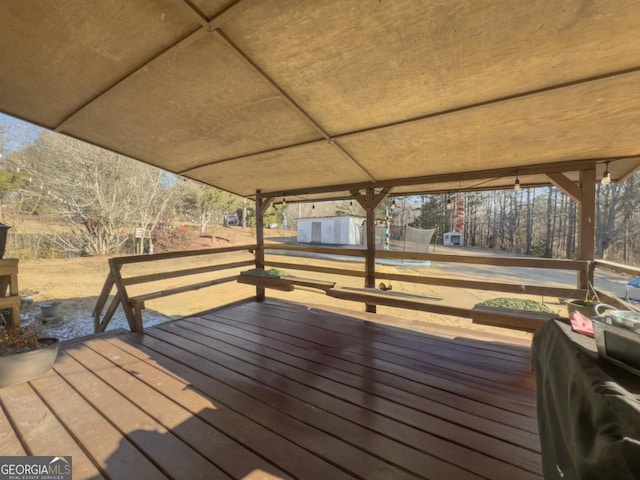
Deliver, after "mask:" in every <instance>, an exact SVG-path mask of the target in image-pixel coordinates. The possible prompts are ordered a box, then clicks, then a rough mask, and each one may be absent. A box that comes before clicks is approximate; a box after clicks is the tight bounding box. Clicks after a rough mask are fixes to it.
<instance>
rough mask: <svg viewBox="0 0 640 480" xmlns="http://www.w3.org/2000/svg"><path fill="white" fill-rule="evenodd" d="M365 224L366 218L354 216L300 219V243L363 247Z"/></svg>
mask: <svg viewBox="0 0 640 480" xmlns="http://www.w3.org/2000/svg"><path fill="white" fill-rule="evenodd" d="M363 222H364V218H360V217H352V216H342V217H314V218H299V219H298V222H297V224H298V227H297V234H298V235H297V238H298V242H299V243H322V244H332V245H362V244H363V243H364V240H363V233H362V232H363V228H364V227H363Z"/></svg>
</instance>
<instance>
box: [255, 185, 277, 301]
mask: <svg viewBox="0 0 640 480" xmlns="http://www.w3.org/2000/svg"><path fill="white" fill-rule="evenodd" d="M272 201H273V199H272V198H268V197H262V196H261V195H260V190H258V191H256V245H257V246H256V251H255V265H256V268H260V269H264V213H265V212H266V211H267V209H268V208H269V207H270V206H271V202H272ZM264 299H265V290H264V286H263V285H256V301H257V302H264Z"/></svg>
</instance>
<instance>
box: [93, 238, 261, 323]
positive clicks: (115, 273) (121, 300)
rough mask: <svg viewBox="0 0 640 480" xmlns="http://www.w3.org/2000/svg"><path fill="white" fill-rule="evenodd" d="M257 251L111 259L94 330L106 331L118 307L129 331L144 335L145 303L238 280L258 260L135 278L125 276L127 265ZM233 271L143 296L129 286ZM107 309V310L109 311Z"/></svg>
mask: <svg viewBox="0 0 640 480" xmlns="http://www.w3.org/2000/svg"><path fill="white" fill-rule="evenodd" d="M256 248H257V246H256V245H253V244H252V245H240V246H234V247H223V248H208V249H201V250H188V251H184V252H168V253H159V254H154V255H132V256H126V257H114V258H111V259H109V273H108V274H107V278H106V279H105V283H104V286H103V287H102V291H101V292H100V296H99V297H98V300H97V302H96V306H95V308H94V310H93V320H94V331H95V332H96V333H97V332H103V331H104V330H105V329H106V328H107V326H108V325H109V322H110V321H111V319H112V318H113V315H114V314H115V312H116V311H117V308H118V306H122V309H123V311H124V313H125V316H126V318H127V322H128V323H129V328H130V329H131V331H133V332H138V333H143V331H144V328H143V323H142V310H143V309H144V308H145V302H146V301H148V300H153V299H157V298H161V297H166V296H169V295H176V294H179V293H184V292H188V291H194V290H199V289H201V288H206V287H211V286H215V285H222V284H225V283H230V282H234V281H236V278H237V275H238V270H239V269H240V268H242V267H246V266H253V265H254V263H255V259H254V258H251V259H247V260H242V261H234V262H227V263H220V264H214V265H204V266H198V267H192V268H178V269H174V270H163V271H160V272H154V273H148V274H142V275H132V276H126V277H123V272H122V267H123V266H125V265H127V266H129V267H128V268H134V269H135V265H140V264H148V263H150V262H162V261H171V260H174V261H175V260H180V259H185V258H189V257H197V256H201V257H205V256H217V255H222V254H225V253H231V252H241V251H248V252H253V251H255V249H256ZM226 270H233V271H234V274H233V275H229V276H226V277H222V278H213V279H207V280H205V281H197V282H194V283H190V284H188V285H180V286H177V287H174V288H164V289H159V290H155V291H150V292H145V293H143V294H141V295H136V296H131V295H130V293H129V291H128V290H127V287H130V286H132V285H143V284H149V283H152V282H157V281H159V280H166V279H173V278H180V277H189V276H194V275H202V274H206V273H211V272H219V271H226ZM114 288H115V295H114V296H113V298H112V300H111V303H110V304H109V306H108V307H107V302H108V301H109V297H110V296H111V293H112V292H113V290H114ZM105 307H107V308H106V310H105Z"/></svg>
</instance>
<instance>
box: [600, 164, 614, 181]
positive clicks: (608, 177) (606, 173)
mask: <svg viewBox="0 0 640 480" xmlns="http://www.w3.org/2000/svg"><path fill="white" fill-rule="evenodd" d="M605 165H606V168H605V169H604V175H602V180H600V183H601V184H602V185H609V184H610V183H611V172H609V162H605Z"/></svg>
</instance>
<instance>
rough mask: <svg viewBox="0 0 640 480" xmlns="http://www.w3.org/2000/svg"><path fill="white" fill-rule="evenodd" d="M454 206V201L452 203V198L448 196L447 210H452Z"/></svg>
mask: <svg viewBox="0 0 640 480" xmlns="http://www.w3.org/2000/svg"><path fill="white" fill-rule="evenodd" d="M452 208H453V203H451V199H450V198H447V210H451V209H452Z"/></svg>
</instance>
